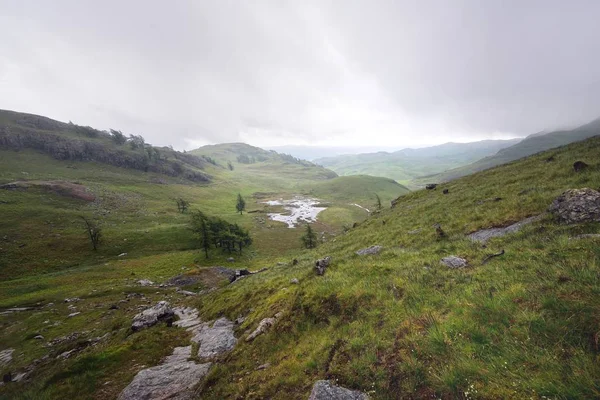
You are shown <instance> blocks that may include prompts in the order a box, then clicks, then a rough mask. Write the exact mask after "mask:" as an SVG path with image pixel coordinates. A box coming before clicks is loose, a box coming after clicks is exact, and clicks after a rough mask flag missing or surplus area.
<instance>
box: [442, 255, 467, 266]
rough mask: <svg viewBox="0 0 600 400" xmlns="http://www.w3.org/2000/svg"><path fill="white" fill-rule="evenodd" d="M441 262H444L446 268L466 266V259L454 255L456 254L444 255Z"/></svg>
mask: <svg viewBox="0 0 600 400" xmlns="http://www.w3.org/2000/svg"><path fill="white" fill-rule="evenodd" d="M441 263H442V264H444V265H445V266H447V267H448V268H452V269H456V268H462V267H466V266H467V260H465V259H464V258H460V257H456V256H449V257H444V258H442V260H441Z"/></svg>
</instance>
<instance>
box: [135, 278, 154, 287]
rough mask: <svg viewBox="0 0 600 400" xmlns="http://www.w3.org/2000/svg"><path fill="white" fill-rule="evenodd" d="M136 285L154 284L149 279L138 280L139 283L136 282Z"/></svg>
mask: <svg viewBox="0 0 600 400" xmlns="http://www.w3.org/2000/svg"><path fill="white" fill-rule="evenodd" d="M137 283H138V285H140V286H152V285H154V282H152V281H151V280H149V279H140V280H139V281H137Z"/></svg>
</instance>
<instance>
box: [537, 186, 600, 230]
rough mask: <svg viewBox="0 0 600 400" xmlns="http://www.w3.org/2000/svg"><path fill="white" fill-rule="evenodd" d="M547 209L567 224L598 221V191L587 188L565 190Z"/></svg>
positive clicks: (599, 196) (599, 193)
mask: <svg viewBox="0 0 600 400" xmlns="http://www.w3.org/2000/svg"><path fill="white" fill-rule="evenodd" d="M548 211H550V212H551V213H552V214H553V215H554V216H556V217H557V218H558V219H559V220H560V221H561V222H565V223H567V224H573V223H580V222H588V221H600V192H598V191H596V190H593V189H588V188H583V189H570V190H567V191H566V192H564V193H563V194H562V195H560V196H559V197H557V198H556V199H555V200H554V201H553V202H552V204H551V205H550V207H549V208H548Z"/></svg>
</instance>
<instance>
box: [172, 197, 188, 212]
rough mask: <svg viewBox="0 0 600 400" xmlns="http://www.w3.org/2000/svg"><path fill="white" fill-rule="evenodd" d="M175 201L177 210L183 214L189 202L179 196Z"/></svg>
mask: <svg viewBox="0 0 600 400" xmlns="http://www.w3.org/2000/svg"><path fill="white" fill-rule="evenodd" d="M175 201H176V202H177V210H178V211H179V212H180V213H182V214H184V213H185V212H186V211H187V209H188V207H189V206H190V203H189V202H187V201H185V200H184V199H182V198H181V197H180V198H178V199H177V200H175Z"/></svg>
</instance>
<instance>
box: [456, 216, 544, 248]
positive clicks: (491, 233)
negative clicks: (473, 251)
mask: <svg viewBox="0 0 600 400" xmlns="http://www.w3.org/2000/svg"><path fill="white" fill-rule="evenodd" d="M543 217H544V214H541V215H536V216H533V217H529V218H525V219H523V220H521V221H519V222H516V223H514V224H512V225H509V226H506V227H504V228H490V229H483V230H480V231H477V232H473V233H471V234H470V235H467V237H468V238H469V239H471V240H472V241H474V242H480V243H485V242H487V241H488V240H489V239H491V238H493V237H498V236H504V235H508V234H509V233H515V232H518V231H519V230H520V229H521V228H522V227H524V226H525V225H529V224H531V223H533V222H536V221H539V220H540V219H542V218H543Z"/></svg>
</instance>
